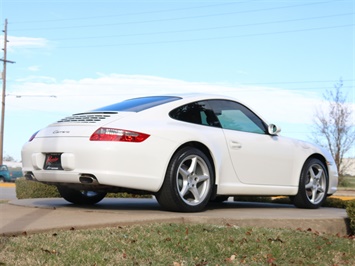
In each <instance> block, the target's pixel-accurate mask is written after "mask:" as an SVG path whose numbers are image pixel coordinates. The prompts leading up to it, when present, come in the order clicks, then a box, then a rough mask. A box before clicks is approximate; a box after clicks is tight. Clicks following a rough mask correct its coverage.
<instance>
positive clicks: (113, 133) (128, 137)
mask: <svg viewBox="0 0 355 266" xmlns="http://www.w3.org/2000/svg"><path fill="white" fill-rule="evenodd" d="M148 137H149V135H148V134H144V133H140V132H135V131H128V130H123V129H116V128H104V127H101V128H99V129H98V130H96V131H95V133H94V134H92V135H91V137H90V140H91V141H124V142H142V141H144V140H146V139H147V138H148Z"/></svg>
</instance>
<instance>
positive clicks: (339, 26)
mask: <svg viewBox="0 0 355 266" xmlns="http://www.w3.org/2000/svg"><path fill="white" fill-rule="evenodd" d="M354 25H355V23H352V24H345V25H336V26H327V27H317V28H307V29H298V30H285V31H275V32H265V33H250V34H242V35H230V36H220V37H205V38H195V39H181V40H171V41H170V40H168V41H153V42H131V43H119V44H99V45H85V46H83V45H78V46H58V47H59V48H66V49H68V48H95V47H117V46H131V45H152V44H170V43H183V42H196V41H210V40H225V39H234V38H245V37H257V36H265V35H279V34H287V33H296V32H307V31H316V30H326V29H337V28H345V27H352V26H354ZM38 48H42V47H32V48H29V49H38Z"/></svg>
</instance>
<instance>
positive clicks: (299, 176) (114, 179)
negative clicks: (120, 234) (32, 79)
mask: <svg viewBox="0 0 355 266" xmlns="http://www.w3.org/2000/svg"><path fill="white" fill-rule="evenodd" d="M279 132H280V129H279V128H278V127H277V126H275V125H273V124H267V123H266V122H265V121H264V120H262V119H261V118H260V116H258V115H257V114H256V113H255V112H253V111H252V110H251V109H249V108H248V107H247V106H246V105H244V104H242V103H240V102H238V101H236V100H234V99H232V98H229V97H224V96H223V97H220V96H216V95H204V94H189V95H174V96H151V97H142V98H135V99H129V100H125V101H123V102H119V103H116V104H112V105H109V106H106V107H102V108H99V109H96V110H92V111H89V112H85V113H78V114H74V115H72V116H70V117H66V118H64V119H61V120H59V121H57V122H55V123H53V124H51V125H49V126H48V127H46V128H44V129H42V130H40V131H38V132H37V133H35V134H34V135H33V136H32V137H31V138H30V140H29V141H28V142H27V143H26V144H25V145H24V146H23V149H22V163H23V172H24V173H25V176H26V178H27V179H30V180H35V181H39V182H42V183H46V184H51V185H55V186H57V188H58V191H59V193H60V195H61V196H62V197H63V198H64V199H66V200H67V201H69V202H71V203H74V204H95V203H97V202H99V201H100V200H102V199H103V198H104V197H105V195H106V193H108V192H130V193H135V194H141V193H145V194H146V193H149V194H154V195H155V197H156V199H157V200H158V202H159V204H160V205H161V206H162V207H163V208H164V209H166V210H170V211H182V212H195V211H201V210H203V209H204V208H205V206H206V204H207V203H208V202H210V201H223V200H226V199H227V198H228V197H229V196H233V195H254V196H256V195H258V196H260V195H272V196H275V195H277V196H279V195H284V196H290V198H291V200H292V202H293V203H294V204H295V205H296V206H297V207H300V208H311V209H312V208H318V207H320V206H321V205H322V203H323V202H324V201H325V199H326V197H327V196H329V195H331V194H333V193H335V192H336V190H337V184H338V173H337V169H336V166H335V163H334V160H333V158H332V156H331V155H330V154H329V153H328V152H327V151H326V150H324V149H322V148H320V147H317V146H315V145H313V144H310V143H307V142H304V141H300V140H294V139H290V138H285V137H281V136H279V135H278V133H279Z"/></svg>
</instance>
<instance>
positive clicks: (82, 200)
mask: <svg viewBox="0 0 355 266" xmlns="http://www.w3.org/2000/svg"><path fill="white" fill-rule="evenodd" d="M57 188H58V192H59V194H60V195H61V196H62V198H64V199H65V200H66V201H69V202H71V203H73V204H78V205H94V204H96V203H98V202H99V201H101V200H102V199H103V198H104V197H105V196H106V194H107V193H106V192H96V191H86V190H76V189H72V188H67V187H64V186H58V187H57Z"/></svg>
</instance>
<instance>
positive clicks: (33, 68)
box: [28, 66, 39, 72]
mask: <svg viewBox="0 0 355 266" xmlns="http://www.w3.org/2000/svg"><path fill="white" fill-rule="evenodd" d="M28 70H29V71H32V72H37V71H39V66H29V67H28Z"/></svg>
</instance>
